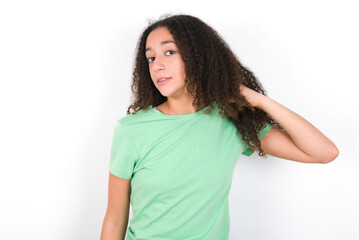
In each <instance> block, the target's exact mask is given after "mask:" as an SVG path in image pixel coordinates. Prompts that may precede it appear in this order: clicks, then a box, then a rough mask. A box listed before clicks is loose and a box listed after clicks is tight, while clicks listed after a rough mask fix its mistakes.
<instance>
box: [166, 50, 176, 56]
mask: <svg viewBox="0 0 359 240" xmlns="http://www.w3.org/2000/svg"><path fill="white" fill-rule="evenodd" d="M167 52H172V54H173V53H175V51H172V50H168V51H166V53H167ZM172 54H171V55H172Z"/></svg>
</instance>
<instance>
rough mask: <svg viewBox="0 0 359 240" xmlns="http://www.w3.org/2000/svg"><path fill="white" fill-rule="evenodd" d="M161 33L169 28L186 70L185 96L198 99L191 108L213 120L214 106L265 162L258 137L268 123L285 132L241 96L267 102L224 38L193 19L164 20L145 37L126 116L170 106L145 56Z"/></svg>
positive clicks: (138, 53) (153, 25) (153, 24)
mask: <svg viewBox="0 0 359 240" xmlns="http://www.w3.org/2000/svg"><path fill="white" fill-rule="evenodd" d="M157 27H167V29H168V30H169V31H170V33H171V34H172V36H173V39H174V40H175V42H176V45H177V49H178V51H179V53H180V55H181V56H182V60H183V62H184V64H185V73H186V80H185V81H186V82H187V83H188V84H187V91H188V92H189V93H190V94H191V95H192V96H193V97H194V102H193V106H194V107H195V108H196V109H197V111H198V110H200V109H203V108H204V107H207V106H210V107H209V109H208V111H204V113H206V114H210V113H211V112H212V110H213V109H214V106H213V103H212V102H213V101H215V102H216V104H217V106H218V108H219V109H220V114H221V116H222V117H227V118H228V119H229V120H231V122H233V124H234V125H235V126H236V128H237V130H238V132H239V133H240V134H241V136H242V139H243V141H244V142H245V143H246V144H248V146H250V147H251V148H252V149H255V150H257V151H259V156H265V157H266V156H267V154H266V153H265V152H264V150H263V149H262V148H261V145H260V141H259V139H258V132H259V131H261V130H262V129H264V127H265V125H266V123H270V124H271V125H273V126H274V127H276V128H279V129H283V127H281V126H280V125H279V123H278V122H276V121H275V120H274V119H273V118H272V117H271V116H270V115H268V114H267V113H266V112H264V111H263V110H261V109H259V108H256V107H253V106H251V105H250V103H249V102H248V101H246V99H245V98H244V96H243V95H241V94H240V91H239V86H240V84H243V85H244V86H246V87H248V88H250V89H252V90H254V91H256V92H259V93H261V94H263V95H266V96H267V93H266V91H265V90H264V88H263V86H262V85H261V83H260V82H259V81H258V80H257V78H256V77H255V76H254V74H253V73H252V72H251V71H250V70H249V69H248V68H247V67H244V66H243V65H242V64H241V63H240V62H239V60H238V59H237V57H236V56H235V54H234V53H233V52H232V51H231V50H230V48H229V46H228V45H227V43H226V42H225V41H224V40H223V39H222V37H221V36H220V35H219V34H218V33H217V32H216V31H215V30H214V29H213V28H212V27H210V26H209V25H208V24H206V23H204V22H203V21H202V20H200V19H199V18H197V17H194V16H191V15H183V14H180V15H172V16H170V15H169V14H166V15H162V17H160V19H159V20H157V21H155V22H150V23H149V26H147V27H146V28H145V30H144V31H143V33H142V35H141V36H140V38H139V40H138V43H137V47H136V58H135V62H134V69H133V79H132V85H131V90H132V92H133V96H134V100H133V104H132V105H130V106H129V107H128V110H127V114H131V113H130V109H133V110H134V112H133V113H132V114H135V113H136V112H138V111H140V110H141V109H144V111H146V110H147V109H148V107H149V106H150V105H154V106H157V105H159V104H161V103H163V102H165V101H166V100H167V97H165V96H163V95H162V94H161V93H160V92H159V91H158V89H157V88H156V86H155V85H154V83H153V81H152V79H151V76H150V72H149V66H148V61H147V59H146V56H145V46H146V40H147V36H148V35H149V34H150V32H151V31H153V30H154V29H156V28H157ZM250 141H251V142H252V143H253V145H252V144H251V143H250Z"/></svg>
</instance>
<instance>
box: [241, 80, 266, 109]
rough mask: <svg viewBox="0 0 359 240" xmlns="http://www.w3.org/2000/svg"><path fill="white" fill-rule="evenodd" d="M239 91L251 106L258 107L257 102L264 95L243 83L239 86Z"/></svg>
mask: <svg viewBox="0 0 359 240" xmlns="http://www.w3.org/2000/svg"><path fill="white" fill-rule="evenodd" d="M239 91H240V93H241V95H243V96H244V97H245V98H246V100H247V101H248V102H249V103H250V104H251V105H252V106H253V107H258V106H259V103H260V102H261V100H262V98H263V97H265V95H263V94H261V93H259V92H256V91H254V90H252V89H250V88H248V87H246V86H244V85H243V84H241V85H240V86H239Z"/></svg>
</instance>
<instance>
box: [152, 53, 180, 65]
mask: <svg viewBox="0 0 359 240" xmlns="http://www.w3.org/2000/svg"><path fill="white" fill-rule="evenodd" d="M168 52H169V53H170V54H169V55H168V54H166V53H168ZM174 53H176V52H175V51H172V50H168V51H166V52H165V54H166V55H167V56H171V55H172V54H174ZM147 61H148V62H149V63H151V62H152V61H153V57H149V58H147Z"/></svg>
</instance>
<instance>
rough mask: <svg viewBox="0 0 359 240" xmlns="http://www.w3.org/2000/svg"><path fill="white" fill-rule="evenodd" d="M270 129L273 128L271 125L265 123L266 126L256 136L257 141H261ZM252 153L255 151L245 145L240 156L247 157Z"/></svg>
mask: <svg viewBox="0 0 359 240" xmlns="http://www.w3.org/2000/svg"><path fill="white" fill-rule="evenodd" d="M271 128H273V126H272V125H271V124H269V123H266V126H265V127H264V128H263V129H262V131H261V132H260V134H259V135H258V139H261V138H262V137H263V136H264V135H265V134H266V133H267V132H268V131H269V130H270V129H271ZM251 143H252V142H251ZM254 152H255V150H253V149H250V148H249V146H248V145H247V144H246V146H245V147H244V149H243V151H242V154H243V155H245V156H248V157H249V156H251V155H252V154H253V153H254Z"/></svg>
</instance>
